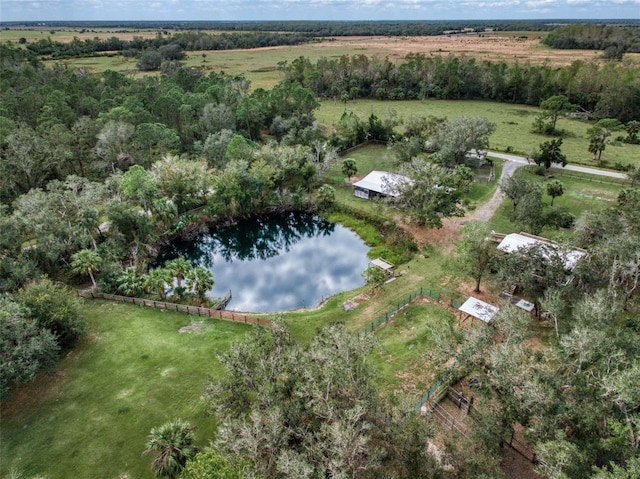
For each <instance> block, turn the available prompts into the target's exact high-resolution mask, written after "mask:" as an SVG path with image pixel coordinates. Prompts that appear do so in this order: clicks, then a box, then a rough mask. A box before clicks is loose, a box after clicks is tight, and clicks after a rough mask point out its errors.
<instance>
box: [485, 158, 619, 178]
mask: <svg viewBox="0 0 640 479" xmlns="http://www.w3.org/2000/svg"><path fill="white" fill-rule="evenodd" d="M487 156H493V157H494V158H500V159H501V160H505V161H508V162H514V163H519V165H520V166H522V165H528V164H529V162H528V161H527V159H526V158H525V157H524V156H516V155H507V154H505V153H497V152H495V151H488V152H487ZM557 168H562V169H564V170H567V171H577V172H580V173H589V174H590V175H600V176H608V177H609V178H618V179H623V180H624V179H626V178H627V175H626V174H625V173H620V172H617V171H609V170H601V169H598V168H589V167H588V166H577V165H567V166H565V167H562V166H560V165H557Z"/></svg>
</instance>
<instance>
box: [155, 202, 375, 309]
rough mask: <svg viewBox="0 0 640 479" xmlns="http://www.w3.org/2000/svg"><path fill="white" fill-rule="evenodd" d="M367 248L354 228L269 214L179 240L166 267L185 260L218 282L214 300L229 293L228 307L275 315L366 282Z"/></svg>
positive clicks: (170, 249)
mask: <svg viewBox="0 0 640 479" xmlns="http://www.w3.org/2000/svg"><path fill="white" fill-rule="evenodd" d="M367 250H368V247H367V246H366V245H365V244H364V243H363V241H362V240H361V239H360V238H359V237H358V236H357V235H356V234H355V233H353V232H352V231H351V230H349V229H347V228H344V227H342V226H340V225H334V224H331V223H329V222H327V221H325V220H323V219H321V218H319V217H317V216H314V215H309V214H290V215H285V216H269V217H264V218H259V219H253V220H250V221H244V222H242V223H239V224H237V225H234V226H229V227H223V228H218V229H216V230H215V231H213V232H210V233H208V234H203V235H200V236H199V237H197V238H196V239H195V240H191V241H176V242H175V243H173V244H172V245H171V246H169V247H167V248H165V249H164V250H163V251H162V252H161V255H160V257H159V262H160V263H162V262H164V261H167V260H169V259H172V258H175V257H177V256H184V257H186V258H187V259H189V260H190V261H191V262H192V263H193V264H194V265H198V264H199V265H202V266H206V267H207V268H209V269H210V270H211V271H212V272H213V277H214V279H215V281H216V283H215V285H214V288H213V290H212V291H211V293H210V296H211V297H219V296H223V295H224V294H226V293H227V292H228V291H229V290H230V289H231V290H232V291H233V300H232V301H231V303H230V304H229V306H228V308H229V309H233V310H236V311H254V312H272V311H285V310H290V309H295V308H300V307H304V306H314V305H316V304H318V303H319V302H320V301H322V299H323V298H324V297H327V296H330V295H332V294H335V293H337V292H340V291H346V290H349V289H353V288H357V287H359V286H361V285H362V284H363V280H362V277H361V273H362V271H364V269H366V267H367V263H368V260H367V257H366V253H367Z"/></svg>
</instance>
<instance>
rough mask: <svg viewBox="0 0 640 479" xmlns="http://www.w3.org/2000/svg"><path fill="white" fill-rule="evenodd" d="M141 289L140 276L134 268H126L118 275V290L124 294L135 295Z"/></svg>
mask: <svg viewBox="0 0 640 479" xmlns="http://www.w3.org/2000/svg"><path fill="white" fill-rule="evenodd" d="M142 289H143V288H142V278H141V277H140V276H138V274H137V273H136V269H135V268H133V267H130V268H127V269H126V270H124V272H123V273H122V274H121V275H120V276H118V291H120V292H121V293H122V294H124V295H125V296H136V295H138V293H140V292H141V291H142Z"/></svg>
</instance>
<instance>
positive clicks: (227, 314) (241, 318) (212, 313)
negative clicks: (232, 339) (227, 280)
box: [78, 291, 271, 326]
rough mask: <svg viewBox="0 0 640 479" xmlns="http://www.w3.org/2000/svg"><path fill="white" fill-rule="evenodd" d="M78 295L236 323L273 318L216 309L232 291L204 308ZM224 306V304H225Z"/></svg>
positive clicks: (263, 322) (85, 293)
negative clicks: (212, 304)
mask: <svg viewBox="0 0 640 479" xmlns="http://www.w3.org/2000/svg"><path fill="white" fill-rule="evenodd" d="M78 296H82V297H83V298H90V299H106V300H108V301H119V302H121V303H129V304H135V305H137V306H145V307H147V308H156V309H163V310H166V311H177V312H179V313H187V314H192V315H195V316H207V317H209V318H218V319H225V320H227V321H234V322H236V323H245V324H255V325H258V326H270V325H271V320H269V319H267V318H259V317H256V316H247V315H246V314H244V313H236V312H233V311H226V310H221V309H216V307H217V306H218V305H219V304H223V305H226V304H227V303H228V302H229V300H230V298H231V291H229V294H227V296H225V297H224V298H223V299H222V301H220V302H219V303H218V305H216V307H213V308H202V307H200V306H189V305H186V304H176V303H168V302H166V301H154V300H151V299H143V298H134V297H131V296H120V295H117V294H107V293H98V292H94V291H78ZM223 307H224V306H223Z"/></svg>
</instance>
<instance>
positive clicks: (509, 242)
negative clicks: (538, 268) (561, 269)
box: [498, 233, 586, 270]
mask: <svg viewBox="0 0 640 479" xmlns="http://www.w3.org/2000/svg"><path fill="white" fill-rule="evenodd" d="M536 244H543V245H545V246H548V247H550V249H551V251H553V252H554V253H556V254H558V255H559V256H560V258H561V259H562V262H563V263H564V266H565V268H567V269H569V270H571V269H573V268H574V267H575V265H576V263H577V262H578V260H579V259H580V258H582V257H583V256H584V255H585V254H586V252H585V251H580V250H575V249H564V248H562V247H561V246H560V245H558V244H556V243H553V242H552V241H549V240H546V239H544V238H538V237H535V236H531V235H527V234H522V233H511V234H508V235H506V236H505V237H504V239H503V240H502V241H501V242H500V244H499V245H498V249H499V250H500V251H504V252H505V253H513V252H515V251H518V250H520V249H525V250H526V249H527V248H530V247H531V246H533V245H536Z"/></svg>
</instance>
